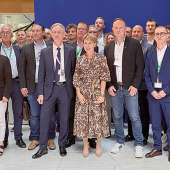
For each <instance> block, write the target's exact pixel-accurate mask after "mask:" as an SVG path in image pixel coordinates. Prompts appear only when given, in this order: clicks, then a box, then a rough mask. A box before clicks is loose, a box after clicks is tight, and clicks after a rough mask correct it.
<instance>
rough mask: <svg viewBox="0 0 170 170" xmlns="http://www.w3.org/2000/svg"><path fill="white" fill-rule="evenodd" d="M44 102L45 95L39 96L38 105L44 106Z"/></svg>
mask: <svg viewBox="0 0 170 170" xmlns="http://www.w3.org/2000/svg"><path fill="white" fill-rule="evenodd" d="M43 100H44V97H43V95H39V96H38V99H37V101H38V103H39V104H43Z"/></svg>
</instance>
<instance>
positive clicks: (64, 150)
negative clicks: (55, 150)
mask: <svg viewBox="0 0 170 170" xmlns="http://www.w3.org/2000/svg"><path fill="white" fill-rule="evenodd" d="M59 149H60V155H61V156H66V155H67V151H66V149H65V146H59Z"/></svg>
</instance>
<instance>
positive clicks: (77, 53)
mask: <svg viewBox="0 0 170 170" xmlns="http://www.w3.org/2000/svg"><path fill="white" fill-rule="evenodd" d="M81 50H82V48H80V49H79V50H78V51H77V47H76V58H78V56H79V53H80V51H81Z"/></svg>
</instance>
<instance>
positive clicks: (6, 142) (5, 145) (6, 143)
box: [3, 139, 8, 149]
mask: <svg viewBox="0 0 170 170" xmlns="http://www.w3.org/2000/svg"><path fill="white" fill-rule="evenodd" d="M3 142H4V149H5V148H6V147H7V146H8V140H6V139H5V140H4V141H3Z"/></svg>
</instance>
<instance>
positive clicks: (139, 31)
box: [132, 25, 144, 41]
mask: <svg viewBox="0 0 170 170" xmlns="http://www.w3.org/2000/svg"><path fill="white" fill-rule="evenodd" d="M143 35H144V32H143V28H142V27H141V26H140V25H136V26H134V27H133V30H132V38H134V39H136V40H138V41H141V40H142V37H143Z"/></svg>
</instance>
